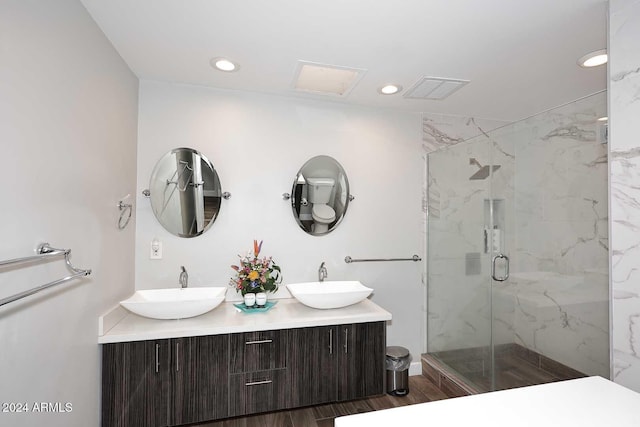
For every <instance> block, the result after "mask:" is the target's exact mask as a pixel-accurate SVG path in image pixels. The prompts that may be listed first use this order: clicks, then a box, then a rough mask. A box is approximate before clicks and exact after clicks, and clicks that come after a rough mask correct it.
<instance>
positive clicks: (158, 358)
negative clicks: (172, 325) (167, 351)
mask: <svg viewBox="0 0 640 427" xmlns="http://www.w3.org/2000/svg"><path fill="white" fill-rule="evenodd" d="M159 353H160V344H156V374H157V373H158V371H159V369H160V356H159Z"/></svg>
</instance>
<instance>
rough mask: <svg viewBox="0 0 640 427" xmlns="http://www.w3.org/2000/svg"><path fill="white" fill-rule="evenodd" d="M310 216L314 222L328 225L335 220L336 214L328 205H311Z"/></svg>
mask: <svg viewBox="0 0 640 427" xmlns="http://www.w3.org/2000/svg"><path fill="white" fill-rule="evenodd" d="M311 216H312V217H313V219H314V220H315V221H319V222H324V223H330V222H331V221H333V220H335V219H336V212H335V211H334V210H333V208H332V207H331V206H329V205H320V204H318V205H313V207H312V208H311Z"/></svg>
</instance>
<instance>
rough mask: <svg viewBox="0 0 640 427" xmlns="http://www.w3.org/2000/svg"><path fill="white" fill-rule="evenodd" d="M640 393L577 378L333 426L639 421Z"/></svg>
mask: <svg viewBox="0 0 640 427" xmlns="http://www.w3.org/2000/svg"><path fill="white" fill-rule="evenodd" d="M639 408H640V394H639V393H636V392H635V391H632V390H629V389H627V388H625V387H623V386H621V385H618V384H615V383H613V382H611V381H609V380H605V379H604V378H601V377H589V378H580V379H577V380H569V381H561V382H556V383H550V384H543V385H536V386H530V387H522V388H517V389H511V390H504V391H496V392H492V393H484V394H476V395H473V396H465V397H459V398H455V399H446V400H439V401H435V402H428V403H422V404H417V405H411V406H403V407H399V408H393V409H386V410H382V411H375V412H368V413H364V414H357V415H349V416H346V417H340V418H336V420H335V426H336V427H360V426H367V427H369V426H383V425H384V426H427V425H429V426H436V425H443V426H474V427H475V426H487V427H507V426H508V427H513V426H518V427H527V426H532V427H533V426H536V427H542V426H545V427H547V426H562V427H573V426H575V427H578V426H579V427H603V426H616V427H638V426H640V410H639Z"/></svg>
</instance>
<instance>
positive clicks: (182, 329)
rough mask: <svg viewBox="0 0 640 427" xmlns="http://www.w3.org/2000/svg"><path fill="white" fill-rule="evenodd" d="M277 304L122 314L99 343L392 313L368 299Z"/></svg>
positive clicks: (347, 320) (293, 325)
mask: <svg viewBox="0 0 640 427" xmlns="http://www.w3.org/2000/svg"><path fill="white" fill-rule="evenodd" d="M275 301H278V303H277V304H276V305H275V306H274V307H273V308H272V309H271V310H269V311H267V312H264V313H243V312H240V311H239V310H238V309H237V308H236V307H234V306H233V303H231V302H224V303H222V304H220V305H219V306H218V307H216V308H215V309H213V310H212V311H210V312H208V313H205V314H203V315H201V316H198V317H192V318H190V319H180V320H156V319H148V318H146V317H141V316H138V315H135V314H133V313H129V312H125V311H122V313H123V315H122V317H121V318H120V319H119V321H117V323H114V324H113V326H111V322H104V324H109V325H110V326H109V329H108V330H105V331H104V333H103V334H102V335H100V336H99V337H98V343H99V344H107V343H115V342H126V341H144V340H153V339H164V338H178V337H188V336H202V335H218V334H229V333H237V332H251V331H266V330H272V329H291V328H307V327H313V326H328V325H340V324H348V323H365V322H378V321H386V320H391V313H389V312H388V311H386V310H384V309H382V308H380V307H379V306H378V305H376V304H375V303H373V302H371V301H370V300H368V299H365V300H364V301H362V302H359V303H358V304H354V305H350V306H348V307H344V308H337V309H331V310H316V309H314V308H310V307H307V306H306V305H303V304H301V303H299V302H298V301H297V300H296V299H294V298H286V299H278V300H275ZM116 309H117V308H116ZM116 309H114V310H116ZM122 310H124V309H122ZM108 315H109V314H107V315H105V316H103V317H106V316H108ZM100 322H101V324H102V323H103V319H102V318H101V319H100Z"/></svg>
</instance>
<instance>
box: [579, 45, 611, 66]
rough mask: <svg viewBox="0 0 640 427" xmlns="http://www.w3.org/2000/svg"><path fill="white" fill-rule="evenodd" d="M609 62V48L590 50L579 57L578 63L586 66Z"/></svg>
mask: <svg viewBox="0 0 640 427" xmlns="http://www.w3.org/2000/svg"><path fill="white" fill-rule="evenodd" d="M606 63H607V49H600V50H596V51H595V52H589V53H587V54H586V55H584V56H583V57H582V58H580V59H578V65H579V66H581V67H584V68H590V67H597V66H598V65H602V64H606Z"/></svg>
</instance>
